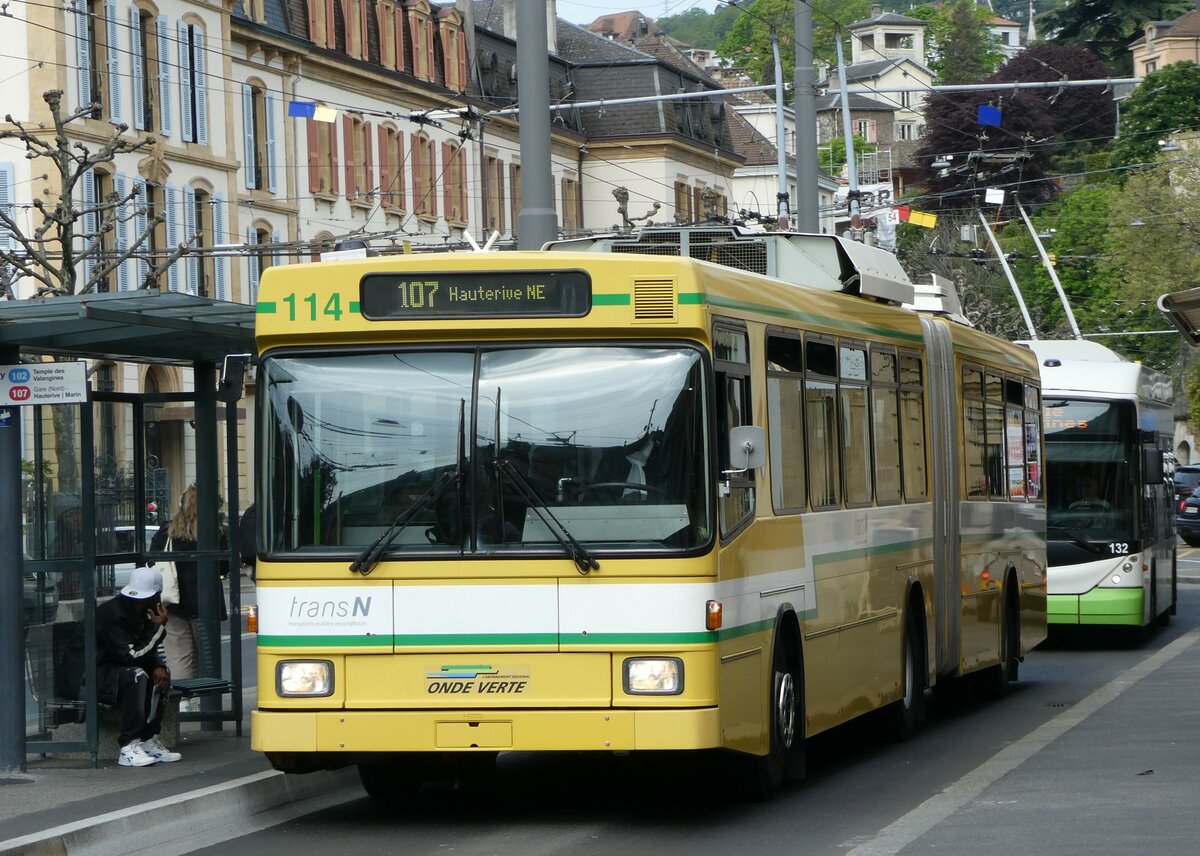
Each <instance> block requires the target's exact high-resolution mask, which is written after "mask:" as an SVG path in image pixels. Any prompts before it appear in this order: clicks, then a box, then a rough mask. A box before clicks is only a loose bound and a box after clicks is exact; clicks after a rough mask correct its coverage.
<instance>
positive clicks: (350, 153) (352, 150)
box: [342, 116, 375, 202]
mask: <svg viewBox="0 0 1200 856" xmlns="http://www.w3.org/2000/svg"><path fill="white" fill-rule="evenodd" d="M342 131H343V135H344V138H345V139H344V142H345V153H346V198H347V199H358V200H361V201H363V202H365V201H366V199H367V197H368V196H369V195H370V194H371V193H372V192H373V191H374V189H375V186H374V177H375V163H374V157H373V156H372V151H371V123H370V122H368V121H366V120H365V119H363V117H362V116H343V117H342Z"/></svg>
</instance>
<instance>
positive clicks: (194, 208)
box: [183, 187, 223, 297]
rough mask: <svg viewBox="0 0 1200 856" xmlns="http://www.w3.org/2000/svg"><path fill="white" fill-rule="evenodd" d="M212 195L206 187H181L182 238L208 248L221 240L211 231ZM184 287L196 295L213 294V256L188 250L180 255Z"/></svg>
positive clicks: (214, 260) (206, 295) (194, 244)
mask: <svg viewBox="0 0 1200 856" xmlns="http://www.w3.org/2000/svg"><path fill="white" fill-rule="evenodd" d="M212 213H213V205H212V196H211V195H210V194H209V193H208V191H206V190H202V189H199V188H197V189H193V188H191V187H185V188H184V189H183V230H184V235H183V240H184V241H186V242H188V243H189V244H190V245H191V246H192V247H196V248H210V247H212V246H213V245H214V244H218V243H222V242H223V241H222V240H220V239H218V237H217V236H215V235H214V233H213V216H212ZM184 264H185V268H186V273H187V282H186V290H187V292H188V293H189V294H194V295H197V296H198V297H215V296H216V294H215V283H216V272H215V269H214V266H215V265H216V259H214V258H213V254H212V253H211V252H203V251H202V252H198V253H195V252H193V253H189V254H188V255H187V256H185V258H184Z"/></svg>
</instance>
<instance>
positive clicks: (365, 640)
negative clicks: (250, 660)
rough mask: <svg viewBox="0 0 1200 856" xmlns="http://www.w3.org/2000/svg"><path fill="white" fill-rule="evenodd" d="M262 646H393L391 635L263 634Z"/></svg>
mask: <svg viewBox="0 0 1200 856" xmlns="http://www.w3.org/2000/svg"><path fill="white" fill-rule="evenodd" d="M258 647H260V648H391V647H392V637H391V636H361V635H354V636H339V635H337V634H330V635H329V636H263V635H261V634H260V635H259V637H258Z"/></svg>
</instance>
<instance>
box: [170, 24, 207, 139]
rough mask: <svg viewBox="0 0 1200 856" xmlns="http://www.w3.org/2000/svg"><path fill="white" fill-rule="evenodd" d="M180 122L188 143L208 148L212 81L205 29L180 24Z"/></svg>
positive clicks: (178, 35)
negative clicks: (209, 81) (209, 90)
mask: <svg viewBox="0 0 1200 856" xmlns="http://www.w3.org/2000/svg"><path fill="white" fill-rule="evenodd" d="M177 38H178V42H179V119H180V134H181V135H182V138H183V140H184V142H188V143H199V144H200V145H202V146H206V145H208V79H207V77H206V74H205V70H204V69H205V55H204V30H202V29H200V28H199V27H197V26H195V25H194V24H185V23H184V22H183V21H180V22H179V28H178V34H177Z"/></svg>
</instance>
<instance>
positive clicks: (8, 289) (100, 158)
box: [0, 89, 199, 300]
mask: <svg viewBox="0 0 1200 856" xmlns="http://www.w3.org/2000/svg"><path fill="white" fill-rule="evenodd" d="M42 98H43V100H45V102H46V105H47V106H48V107H49V108H50V120H51V124H52V127H51V128H49V129H48V128H46V126H45V124H44V123H37V124H33V123H30V122H20V121H17V120H16V119H13V117H12V116H11V115H8V116H5V117H4V120H5V121H6V122H7V123H8V124H9V125H10V126H11V127H9V128H6V129H4V130H3V131H0V140H18V141H20V143H21V144H22V145H24V146H25V157H26V159H27V160H29V161H31V162H32V165H33V172H34V173H35V174H36V173H37V166H39V165H41V164H42V163H45V164H46V170H45V172H44V173H43V174H42V175H41V176H40V177H41V178H43V179H46V180H50V179H53V181H52V182H51V184H50V186H51V187H53V188H55V190H54V191H51V193H50V198H48V199H39V198H36V197H35V198H33V199H31V200H30V202H29V204H30V206H31V207H32V209H33V210H34V211H35V212H36V215H35V216H34V217H32V218H31V220H32V223H31V225H30V226H29V228H28V229H25V228H23V227H22V225H21V224H20V223H19V222H18V218H17V217H16V216H15V208H14V206H13V205H12V204H11V200H10V204H9V205H8V206H0V229H3V230H4V231H5V232H6V233H7V234H8V236H9V238H10V241H9V242H8V243H9V246H7V247H0V298H2V297H7V298H8V299H9V300H13V299H15V298H16V294H15V289H14V287H13V286H14V284H15V283H16V281H17V279H19V278H21V277H29V278H30V279H32V280H34V281H35V282H36V283H37V285H36V289H37V296H38V297H58V296H63V295H71V294H85V293H87V292H90V291H93V290H95V288H96V286H97V283H99V282H102V281H103V280H105V279H106V278H107V277H108V275H109V274H110V273H112V272H113V271H114V270H117V269H118V268H119V267H120V265H121V264H122V263H123V262H125V261H127V260H129V259H134V258H136V259H141V260H144V261H145V263H146V275H145V277H144V278H143V280H142V282H141V283H140V284H139V287H141V288H150V287H153V286H155V285H156V284H157V282H158V280H159V278H160V276H161V275H162V274H163V272H164V271H166V270H167V268H169V267H170V266H171V265H172V264H174V262H175V261H176V260H178V259H179V258H181V257H182V256H184V255H186V254H187V252H188V250H189V245H190V244H191V242H192V241H193V240H198V239H199V236H198V235H190V236H186V237H187V240H186V241H184V242H183V243H181V244H179V245H178V246H176V247H172V248H170V249H169V250H168V251H167V252H166V254H165V255H163V256H161V257H158V258H150V257H149V254H148V253H146V248H148V247H149V245H150V239H151V235H152V234H153V233H154V230H155V229H156V228H157V227H158V226H159V225H160V224H161V223H163V222H164V220H165V219H166V213H165V212H159V213H158V214H156V215H155V216H154V217H151V218H148V219H147V220H146V221H145V226H144V228H142V229H141V230H140V232H139V233H136V234H134V235H133V236H132V240H131V241H130V242H129V246H128V247H124V248H120V249H119V250H118V251H117V252H108V253H106V252H103V249H104V247H105V244H106V237H107V236H108V235H110V234H112V233H113V232H114V231H115V230H116V229H117V224H118V223H126V222H130V221H133V222H134V223H135V224H136V222H137V218H138V217H140V216H144V215H145V214H146V213H147V212H146V211H145V210H144V209H138V208H137V207H136V205H133V203H134V202H135V200H137V198H138V197H139V196H140V195H141V191H142V187H141V185H140V183H137V182H135V183H134V185H133V186H132V187H131V188H130V189H129V190H128V191H127V192H126V193H125V194H124V195H120V194H117V193H115V192H114V193H109V194H108V195H107V196H106V197H105V198H104V199H98V200H96V202H95V203H94V204H92V205H84V204H82V203H80V202H79V201H77V189H78V188H79V187H80V185H81V183H82V182H83V181H84V180H85V179H86V177H87V176H88V175H90V174H91V170H92V169H93V168H94V167H96V166H99V165H102V164H109V163H112V161H113V159H114V158H115V157H116V156H117V155H122V154H130V153H133V152H139V151H142V150H152V148H153V146H154V145H155V144H156V142H157V140H156V138H155V137H151V136H147V137H142V138H141V139H131V138H129V137H127V136H126V135H125V132H126V131H128V130H129V126H128V125H125V124H120V125H116V126H114V127H113V131H112V134H111V135H110V136H109V138H108V139H107V140H106V141H105V142H104V144H103V145H101V146H100V147H99V148H97V149H95V150H93V149H91V148H89V147H88V146H87V145H85V144H84V143H82V142H80V141H78V140H74V141H73V140H72V139H71V137H70V136H69V132H68V127H69V126H70V125H71V123H72V122H76V121H78V120H79V119H82V118H84V117H86V116H90V115H92V114H93V113H94V112H95V111H96V110H97V109H98V105H96V104H85V105H82V106H80V107H78V108H76V109H75V110H74V111H72V112H69V113H66V114H65V115H64V113H63V106H62V99H63V92H62V90H61V89H51V90H49V91H47V92H44V93H42ZM55 193H57V196H55V195H54V194H55ZM78 196H79V197H80V198H82V196H83V194H82V193H79V194H78ZM93 217H94V218H95V221H94V222H95V228H94V229H91V230H89V229H87V228H85V226H86V224H87V223H88V221H89V220H91V219H92V218H93ZM135 228H136V226H135ZM89 258H90V259H94V260H95V264H93V265H91V266H90V267H87V266H85V268H86V269H85V272H84V276H82V277H81V276H80V275H79V268H80V265H81V263H82V262H83V261H84V260H85V259H89Z"/></svg>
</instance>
